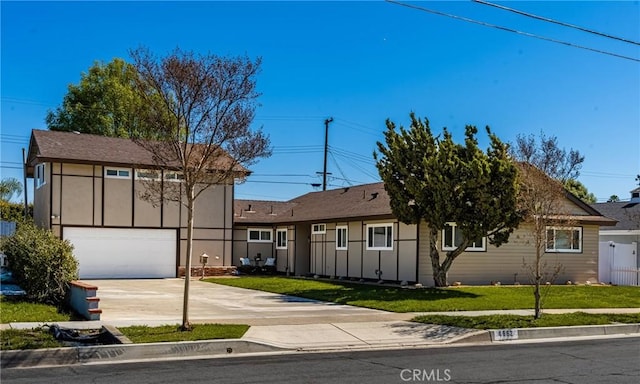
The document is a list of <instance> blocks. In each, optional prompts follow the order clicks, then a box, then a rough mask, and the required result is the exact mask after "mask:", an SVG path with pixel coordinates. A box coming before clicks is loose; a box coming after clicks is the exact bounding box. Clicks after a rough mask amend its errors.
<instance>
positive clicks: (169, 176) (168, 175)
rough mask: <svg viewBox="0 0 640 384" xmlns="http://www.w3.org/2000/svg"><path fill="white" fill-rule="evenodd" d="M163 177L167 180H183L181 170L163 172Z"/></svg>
mask: <svg viewBox="0 0 640 384" xmlns="http://www.w3.org/2000/svg"><path fill="white" fill-rule="evenodd" d="M164 179H165V180H167V181H182V180H184V174H183V173H181V172H165V173H164Z"/></svg>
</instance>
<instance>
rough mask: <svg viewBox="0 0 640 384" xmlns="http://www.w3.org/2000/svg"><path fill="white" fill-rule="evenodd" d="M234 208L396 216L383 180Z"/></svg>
mask: <svg viewBox="0 0 640 384" xmlns="http://www.w3.org/2000/svg"><path fill="white" fill-rule="evenodd" d="M567 198H568V199H569V200H570V201H572V202H574V203H575V204H576V205H577V206H579V207H580V208H582V209H583V211H584V215H575V216H573V217H572V218H573V219H575V220H577V221H579V222H581V223H588V224H598V225H614V224H615V220H612V219H610V218H607V217H604V216H603V215H602V214H600V212H598V211H597V210H596V209H595V208H593V207H591V206H589V205H588V204H586V203H584V202H583V201H582V200H580V199H578V198H577V197H575V196H573V195H571V194H570V193H568V192H567ZM249 210H250V211H249ZM234 212H235V213H234V218H233V220H234V223H236V224H287V223H296V222H322V221H340V220H347V219H350V220H353V219H365V218H366V219H391V218H394V215H393V212H392V211H391V204H390V200H389V195H388V194H387V191H385V189H384V183H382V182H380V183H373V184H364V185H358V186H352V187H344V188H339V189H333V190H328V191H320V192H311V193H307V194H305V195H302V196H300V197H296V198H295V199H292V200H289V201H286V202H282V201H261V200H234Z"/></svg>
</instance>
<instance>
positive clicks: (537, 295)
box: [533, 247, 542, 319]
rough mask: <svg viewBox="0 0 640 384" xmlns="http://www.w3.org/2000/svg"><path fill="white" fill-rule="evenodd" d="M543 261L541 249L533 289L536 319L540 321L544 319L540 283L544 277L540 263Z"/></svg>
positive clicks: (537, 258)
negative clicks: (541, 318)
mask: <svg viewBox="0 0 640 384" xmlns="http://www.w3.org/2000/svg"><path fill="white" fill-rule="evenodd" d="M541 261H542V256H541V254H540V247H538V248H537V249H536V276H535V281H534V288H533V297H534V298H535V304H534V305H535V306H534V314H533V318H534V319H539V318H540V317H542V300H541V297H540V282H541V280H542V275H541V274H540V262H541Z"/></svg>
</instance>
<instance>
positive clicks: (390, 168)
mask: <svg viewBox="0 0 640 384" xmlns="http://www.w3.org/2000/svg"><path fill="white" fill-rule="evenodd" d="M410 117H411V125H410V127H409V129H405V128H403V127H400V128H399V129H396V126H395V124H394V123H393V122H391V121H389V120H387V131H386V132H385V139H386V145H385V144H383V143H380V142H378V150H379V152H380V153H379V154H376V153H374V157H375V159H376V165H377V167H378V171H379V173H380V176H381V178H382V180H383V181H384V183H385V189H386V190H387V192H388V193H389V196H390V199H391V209H392V211H393V213H394V215H395V216H396V217H397V218H398V219H399V220H400V221H401V222H403V223H406V224H418V223H420V222H421V221H423V222H424V223H426V224H427V225H428V227H429V231H428V233H429V243H430V252H429V254H430V258H431V266H432V270H433V280H434V283H435V285H436V286H438V287H443V286H446V285H448V282H447V272H448V271H449V269H450V268H451V265H452V264H453V262H454V260H455V259H456V257H458V256H459V255H460V254H461V253H462V252H464V250H465V249H466V248H467V247H469V246H470V245H471V244H472V243H473V241H474V240H475V239H478V238H482V237H486V238H487V240H488V241H489V243H491V244H493V245H495V246H500V245H501V244H504V243H506V242H507V241H508V240H509V235H510V234H511V233H512V232H513V230H514V229H515V228H516V227H517V226H518V224H519V223H520V221H521V220H522V217H521V215H520V214H519V211H518V210H517V206H516V204H517V195H518V184H517V174H518V171H517V167H516V165H515V163H514V162H513V161H511V159H510V157H509V152H508V145H507V144H505V143H503V142H502V141H500V140H499V139H498V137H497V136H495V135H494V134H493V133H491V131H490V129H489V128H488V127H487V133H488V135H489V139H490V142H491V144H490V147H489V148H488V149H487V150H486V152H484V151H483V150H481V149H480V148H479V146H478V142H477V140H476V134H477V132H478V130H477V128H476V127H474V126H467V127H466V130H465V141H464V144H457V143H455V142H454V141H453V137H452V135H451V133H450V132H449V131H447V130H446V129H444V130H443V132H442V135H441V136H434V135H433V133H432V132H431V129H430V127H429V121H428V120H426V119H425V120H424V121H421V120H420V119H418V118H416V117H415V115H414V114H413V113H412V114H411V115H410ZM449 222H455V223H456V226H457V228H458V229H459V230H460V232H461V234H462V237H463V238H462V241H461V243H460V244H459V245H458V246H457V247H456V248H455V249H454V250H452V251H447V252H443V253H444V260H442V259H441V257H442V255H441V252H440V250H439V249H438V241H437V239H438V234H439V233H440V232H441V231H442V230H443V229H444V228H445V225H446V224H447V223H449Z"/></svg>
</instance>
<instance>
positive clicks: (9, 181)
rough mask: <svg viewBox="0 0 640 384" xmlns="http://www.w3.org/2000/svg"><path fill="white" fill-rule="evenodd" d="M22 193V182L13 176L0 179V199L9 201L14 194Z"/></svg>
mask: <svg viewBox="0 0 640 384" xmlns="http://www.w3.org/2000/svg"><path fill="white" fill-rule="evenodd" d="M21 193H22V183H21V182H20V181H18V179H16V178H14V177H8V178H6V179H2V180H0V201H7V202H8V201H9V200H11V198H12V197H13V196H14V195H19V194H21Z"/></svg>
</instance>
